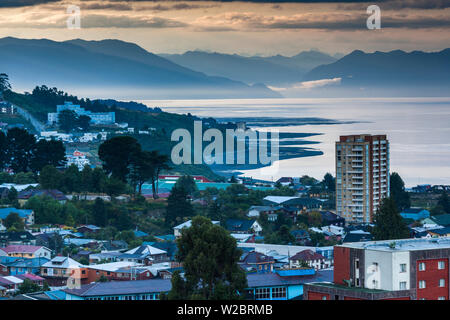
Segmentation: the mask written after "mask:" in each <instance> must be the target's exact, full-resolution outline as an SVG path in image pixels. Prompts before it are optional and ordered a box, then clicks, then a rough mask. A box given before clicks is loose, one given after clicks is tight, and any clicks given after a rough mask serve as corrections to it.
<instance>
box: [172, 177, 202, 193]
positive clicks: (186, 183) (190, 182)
mask: <svg viewBox="0 0 450 320" xmlns="http://www.w3.org/2000/svg"><path fill="white" fill-rule="evenodd" d="M175 185H176V186H178V187H181V188H183V189H184V190H186V192H187V193H188V195H190V196H192V195H193V194H194V192H196V191H198V188H197V184H196V183H195V181H194V178H192V177H191V176H189V175H187V176H181V177H180V178H178V180H177V182H176V183H175Z"/></svg>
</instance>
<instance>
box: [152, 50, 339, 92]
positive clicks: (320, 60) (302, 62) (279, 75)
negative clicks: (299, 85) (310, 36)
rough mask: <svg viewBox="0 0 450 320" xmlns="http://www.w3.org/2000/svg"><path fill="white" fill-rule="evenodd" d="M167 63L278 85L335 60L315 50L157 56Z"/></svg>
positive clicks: (295, 80) (243, 79)
mask: <svg viewBox="0 0 450 320" xmlns="http://www.w3.org/2000/svg"><path fill="white" fill-rule="evenodd" d="M160 56H162V57H164V58H167V59H168V60H170V61H172V62H174V63H176V64H178V65H181V66H184V67H186V68H190V69H193V70H197V71H200V72H203V73H206V74H208V75H214V76H220V77H226V78H230V79H233V80H240V81H244V82H246V83H258V82H263V83H264V84H267V85H273V86H279V85H286V84H289V83H295V82H300V81H302V79H303V77H304V75H305V74H306V73H307V72H309V71H310V70H312V69H313V68H315V67H317V66H320V65H323V64H328V63H332V62H334V61H336V60H337V59H336V58H334V57H332V56H330V55H328V54H326V53H322V52H319V51H304V52H301V53H299V54H297V55H295V56H292V57H287V56H282V55H276V56H271V57H259V56H252V57H245V56H241V55H238V54H224V53H217V52H213V53H210V52H204V51H187V52H185V53H183V54H160Z"/></svg>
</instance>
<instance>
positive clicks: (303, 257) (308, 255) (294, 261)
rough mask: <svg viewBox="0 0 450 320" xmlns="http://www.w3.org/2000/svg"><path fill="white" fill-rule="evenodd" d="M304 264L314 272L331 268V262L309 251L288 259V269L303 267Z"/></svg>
mask: <svg viewBox="0 0 450 320" xmlns="http://www.w3.org/2000/svg"><path fill="white" fill-rule="evenodd" d="M304 263H305V264H307V265H308V266H309V267H311V268H314V269H315V270H321V269H326V268H329V267H330V266H331V262H330V261H329V260H327V259H326V258H325V257H324V256H323V255H321V254H320V253H317V252H314V251H312V250H309V249H308V250H303V251H300V252H298V253H296V254H295V255H293V256H292V257H290V258H289V267H290V268H301V267H305V266H304V265H303V264H304Z"/></svg>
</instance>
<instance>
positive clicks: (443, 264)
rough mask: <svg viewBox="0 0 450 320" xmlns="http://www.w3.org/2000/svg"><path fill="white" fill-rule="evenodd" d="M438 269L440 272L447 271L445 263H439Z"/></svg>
mask: <svg viewBox="0 0 450 320" xmlns="http://www.w3.org/2000/svg"><path fill="white" fill-rule="evenodd" d="M438 269H439V270H442V269H445V261H438Z"/></svg>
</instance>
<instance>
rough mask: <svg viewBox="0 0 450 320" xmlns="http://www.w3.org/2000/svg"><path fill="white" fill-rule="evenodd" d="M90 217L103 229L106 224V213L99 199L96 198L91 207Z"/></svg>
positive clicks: (102, 202)
mask: <svg viewBox="0 0 450 320" xmlns="http://www.w3.org/2000/svg"><path fill="white" fill-rule="evenodd" d="M92 216H93V217H94V222H95V224H96V225H98V226H100V227H105V226H106V225H107V223H108V213H107V212H106V206H105V202H104V201H103V200H102V199H101V198H96V199H95V201H94V205H93V206H92Z"/></svg>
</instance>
